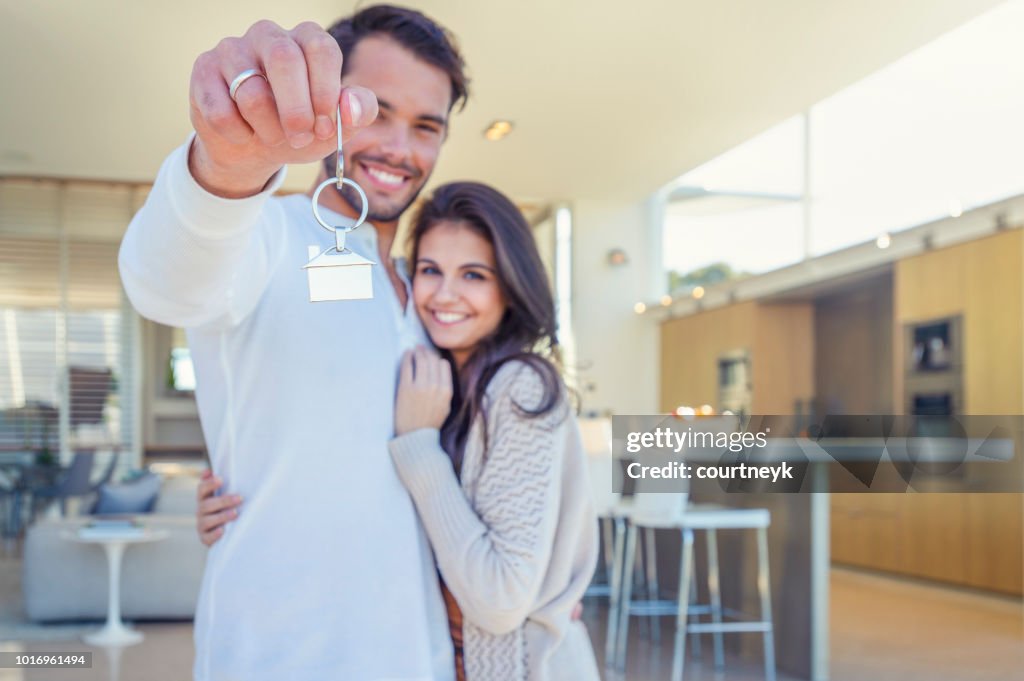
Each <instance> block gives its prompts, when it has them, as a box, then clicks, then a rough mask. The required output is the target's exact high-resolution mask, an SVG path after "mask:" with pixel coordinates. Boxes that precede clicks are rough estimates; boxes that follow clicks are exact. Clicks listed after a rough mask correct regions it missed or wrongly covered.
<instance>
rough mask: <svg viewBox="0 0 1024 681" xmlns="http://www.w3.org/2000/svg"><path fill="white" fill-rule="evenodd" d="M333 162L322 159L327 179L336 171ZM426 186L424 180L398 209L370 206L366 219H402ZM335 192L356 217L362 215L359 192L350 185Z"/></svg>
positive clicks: (343, 186)
mask: <svg viewBox="0 0 1024 681" xmlns="http://www.w3.org/2000/svg"><path fill="white" fill-rule="evenodd" d="M335 162H336V158H335V157H334V156H328V157H327V158H325V159H324V168H325V169H326V170H327V177H332V176H333V175H334V172H335V170H336V167H335ZM426 185H427V183H426V180H424V182H423V183H422V184H420V186H419V187H417V188H416V191H414V192H413V193H412V194H411V195H410V196H409V199H408V200H407V201H406V202H405V203H404V204H402V205H401V206H400V207H398V208H392V209H391V210H386V211H385V210H380V209H379V208H378V209H376V210H375V209H374V207H373V206H372V205H371V206H370V207H369V210H368V212H367V214H366V219H367V220H368V221H369V222H394V221H395V220H397V219H398V218H400V217H402V214H403V213H405V211H407V210H409V206H411V205H412V204H413V203H414V202H415V201H416V199H417V198H419V195H420V192H422V191H423V188H424V187H425V186H426ZM335 191H337V192H338V194H340V195H341V198H343V199H344V200H345V203H347V204H348V205H349V208H351V209H352V210H353V211H354V212H355V213H356V215H360V214H362V212H363V199H362V197H361V196H359V192H357V191H356V190H355V189H354V188H353V187H352V186H351V185H347V184H343V185H342V186H341V189H338V188H337V187H335Z"/></svg>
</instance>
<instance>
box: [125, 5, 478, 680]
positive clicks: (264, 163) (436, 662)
mask: <svg viewBox="0 0 1024 681" xmlns="http://www.w3.org/2000/svg"><path fill="white" fill-rule="evenodd" d="M343 55H344V57H343ZM250 69H255V70H256V71H257V73H258V74H260V75H256V76H253V77H244V74H245V73H246V72H247V71H248V70H250ZM339 73H341V79H340V82H339V78H338V74H339ZM466 82H467V81H466V78H465V75H464V73H463V63H462V59H461V57H460V55H459V53H458V51H457V49H456V48H455V46H454V45H453V44H452V42H451V40H450V39H449V38H448V36H447V34H446V32H445V31H444V30H443V29H441V28H440V27H438V26H437V25H436V24H434V23H433V22H432V21H431V20H429V19H427V18H426V17H424V16H423V15H422V14H420V13H418V12H414V11H411V10H406V9H400V8H394V7H387V6H377V7H370V8H367V9H365V10H362V11H360V12H358V13H356V14H355V15H353V16H352V17H350V18H348V19H345V20H343V21H341V22H339V23H338V24H336V25H335V26H334V27H332V28H331V30H330V34H328V33H327V32H325V31H323V30H322V29H321V28H319V27H318V26H316V25H314V24H308V23H307V24H301V25H299V26H297V27H296V28H294V29H292V30H291V31H286V30H284V29H282V28H280V27H279V26H277V25H275V24H273V23H270V22H259V23H257V24H255V25H254V26H252V27H251V28H250V29H249V31H248V32H246V34H245V35H244V36H242V37H241V38H228V39H225V40H223V41H221V43H220V44H218V46H217V47H216V48H215V49H214V50H212V51H210V52H207V53H205V54H203V55H201V56H200V57H199V58H198V59H197V60H196V62H195V66H194V69H193V73H192V81H191V88H190V98H191V119H192V123H193V126H194V128H195V131H196V134H195V137H194V139H192V140H190V142H189V143H188V144H186V145H184V146H183V147H182V148H180V149H178V150H177V151H176V152H174V153H173V154H172V155H171V156H170V157H169V158H168V160H167V161H166V162H165V163H164V166H163V167H162V168H161V171H160V174H159V176H158V178H157V181H156V183H155V185H154V187H153V191H152V193H151V195H150V197H149V199H148V200H147V203H146V205H145V206H144V207H143V208H142V209H141V210H140V212H139V214H138V215H136V217H135V219H134V220H133V221H132V224H131V225H130V227H129V229H128V231H127V233H126V235H125V239H124V242H123V244H122V248H121V256H120V269H121V274H122V278H123V281H124V284H125V288H126V290H127V292H128V294H129V297H130V298H131V300H132V302H133V304H134V305H135V306H136V307H137V309H138V310H139V311H140V312H141V313H142V314H143V315H145V316H147V317H149V318H151V319H154V320H156V321H158V322H161V323H165V324H172V325H177V326H183V327H186V328H187V329H188V334H189V344H190V347H191V349H192V353H193V359H194V362H195V366H196V372H197V378H198V381H197V400H198V403H199V410H200V415H201V417H202V423H203V429H204V435H205V437H206V441H207V443H208V445H209V447H210V451H211V459H212V462H213V468H214V470H215V472H216V474H217V476H218V480H215V481H210V482H209V483H208V484H207V485H206V486H207V487H210V486H215V485H218V484H219V483H220V482H221V481H223V486H224V488H225V490H226V491H227V492H229V493H230V494H227V495H225V496H222V497H220V498H219V499H220V501H219V502H217V503H218V506H219V510H220V511H221V513H223V514H225V516H226V517H234V515H235V514H234V512H233V509H234V508H235V507H237V505H238V499H239V498H244V500H245V510H244V512H242V513H241V514H239V515H238V517H237V519H236V520H234V521H233V522H232V523H231V524H230V526H229V527H228V528H227V529H226V530H225V529H223V528H222V529H219V530H217V531H216V532H214V533H212V535H211V536H207V537H204V539H205V540H207V541H208V543H209V542H211V541H213V540H214V539H216V538H217V537H219V536H220V533H223V536H222V537H221V538H220V540H219V541H217V542H216V544H215V545H213V546H212V548H211V549H210V552H209V555H208V559H207V566H206V572H205V574H204V579H203V586H202V590H201V593H200V598H199V603H198V606H197V612H196V627H195V640H196V659H195V665H194V677H195V679H196V680H197V681H224V680H228V679H232V680H234V679H238V680H244V681H262V680H267V681H270V680H273V681H281V680H284V679H291V680H295V681H324V680H327V679H345V680H346V681H349V680H351V681H358V680H370V679H409V680H413V679H417V680H420V679H422V680H426V679H450V678H452V676H453V660H452V650H451V641H450V639H449V638H448V631H447V623H446V618H445V610H444V604H443V602H442V599H441V596H440V592H439V588H438V583H437V575H436V571H435V569H434V567H433V562H432V559H431V554H430V549H429V546H428V544H427V542H426V538H425V536H424V534H423V532H422V529H421V527H420V525H419V523H418V520H417V518H416V515H415V509H414V508H413V506H412V504H411V502H410V500H409V497H408V495H407V494H406V493H405V491H404V489H403V487H402V485H401V484H400V482H399V480H398V478H397V476H396V474H395V472H394V469H393V467H392V465H391V461H390V457H389V456H388V452H387V449H386V443H387V441H388V439H389V438H390V437H391V436H392V435H393V430H394V429H393V423H392V418H393V400H394V388H395V379H396V367H397V365H398V361H399V358H400V356H401V353H402V351H403V350H404V349H406V348H408V347H411V346H412V345H414V344H416V343H421V342H425V337H424V335H423V331H422V329H421V327H420V326H419V323H418V321H417V319H416V314H415V311H414V310H412V309H411V308H410V307H409V306H408V305H407V301H408V295H409V294H408V289H407V286H408V282H407V281H406V279H405V274H404V272H403V268H402V267H401V266H396V264H395V263H393V262H392V261H391V259H390V257H389V253H390V250H391V244H392V242H393V241H394V238H395V231H396V227H397V222H398V219H399V217H400V216H401V214H402V213H403V211H405V210H406V208H408V206H409V205H410V204H411V203H412V202H413V200H414V199H415V197H416V196H417V194H418V193H419V192H420V190H421V189H422V188H423V186H424V184H425V183H426V181H427V178H428V177H429V176H430V173H431V171H432V170H433V168H434V164H435V162H436V160H437V155H438V152H439V151H440V148H441V144H442V142H443V141H444V139H445V137H446V135H447V130H448V118H449V114H450V112H451V111H452V109H453V107H454V106H455V105H456V104H458V103H460V102H461V101H464V99H465V97H466ZM232 84H234V85H235V87H234V88H232V87H231V86H232ZM232 90H234V91H232ZM339 101H340V102H341V105H342V109H341V110H342V121H343V123H344V124H345V126H346V128H347V132H348V133H350V134H352V137H351V139H348V140H347V141H346V144H345V168H346V175H347V177H350V178H351V179H353V180H355V181H356V182H357V183H358V184H359V185H361V186H362V187H363V188H364V189H365V190H366V194H367V196H368V199H369V209H370V217H369V221H368V224H367V225H365V226H362V227H359V228H358V229H356V230H355V231H353V232H351V233H350V234H349V237H348V240H347V244H348V246H349V247H351V248H352V249H353V250H355V251H356V252H358V253H360V254H361V255H364V256H365V257H368V258H369V259H371V260H373V261H375V262H378V263H380V264H379V265H376V266H374V268H373V270H374V272H373V277H374V282H373V283H374V298H373V299H372V300H363V301H346V302H332V303H317V304H311V303H309V302H308V294H307V290H306V279H305V277H306V275H305V273H304V272H303V270H302V269H301V266H302V265H303V264H304V263H305V262H306V260H307V246H308V245H311V244H316V245H319V246H320V248H321V249H324V248H327V247H328V246H330V245H332V244H333V235H331V234H329V233H328V232H327V231H325V230H323V229H322V228H321V227H320V226H319V225H317V223H316V222H315V221H314V220H313V217H312V215H311V212H310V207H309V198H308V197H302V196H291V197H285V198H283V199H276V198H273V199H272V198H270V195H271V194H272V193H273V191H274V190H275V189H277V187H278V186H280V183H281V179H282V176H283V170H282V168H283V166H284V165H285V164H288V163H303V162H311V161H319V160H321V159H326V161H327V164H326V165H328V166H330V168H331V173H332V174H333V154H332V152H333V151H334V150H335V149H336V140H335V139H334V135H335V129H336V128H335V112H336V109H337V107H338V103H339ZM378 106H379V116H376V118H375V114H376V112H377V109H378ZM357 128H358V129H359V131H358V134H355V132H356V129H357ZM346 137H347V135H346ZM326 173H327V171H326V170H323V171H321V178H320V179H322V178H324V177H326ZM320 179H318V182H319V181H320ZM320 203H321V206H322V210H323V209H330V210H331V211H334V213H337V216H336V217H335V218H334V219H338V220H339V225H340V224H344V223H345V222H344V221H345V220H346V219H347V220H349V221H351V220H352V219H353V218H354V217H355V216H356V215H358V211H359V209H360V207H361V206H360V205H359V199H358V197H356V196H353V195H351V194H349V193H348V192H342V193H338V192H336V191H334V190H333V189H331V190H330V191H325V192H324V194H323V195H322V196H321V200H320ZM323 212H325V213H327V211H326V210H324V211H323ZM328 215H329V214H328ZM328 219H331V218H330V217H328ZM207 510H209V508H207Z"/></svg>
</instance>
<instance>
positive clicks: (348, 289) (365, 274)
mask: <svg viewBox="0 0 1024 681" xmlns="http://www.w3.org/2000/svg"><path fill="white" fill-rule="evenodd" d="M342 239H344V236H342ZM375 264H376V263H374V262H373V261H372V260H367V259H366V258H364V257H363V256H361V255H359V254H358V253H356V252H354V251H351V250H349V249H346V248H344V246H342V248H341V249H338V248H329V249H327V250H326V251H322V252H321V250H320V247H319V246H310V247H309V262H307V263H306V264H305V265H304V266H303V267H302V269H304V270H306V278H307V279H308V281H309V302H311V303H318V302H322V301H325V300H365V299H366V298H373V271H372V270H371V268H372V267H373V266H374V265H375Z"/></svg>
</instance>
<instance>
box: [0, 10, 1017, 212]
mask: <svg viewBox="0 0 1024 681" xmlns="http://www.w3.org/2000/svg"><path fill="white" fill-rule="evenodd" d="M363 4H367V3H365V2H364V3H363ZM412 4H414V5H415V6H416V7H418V8H420V9H422V10H424V11H425V12H426V13H427V14H429V15H432V16H434V17H435V18H437V19H439V20H440V21H441V22H442V23H444V24H445V25H447V26H448V27H449V28H451V29H452V30H453V31H454V32H455V33H456V35H457V36H458V38H459V40H460V42H461V44H462V46H463V49H464V52H465V55H466V59H467V61H468V63H469V66H470V71H471V76H472V77H473V97H472V99H471V101H470V105H469V106H468V107H467V109H466V110H465V111H464V112H463V113H462V114H459V115H458V116H456V117H455V120H454V124H453V127H452V134H451V138H450V140H449V141H448V142H447V145H446V149H445V151H444V152H443V153H442V159H441V163H440V165H439V166H438V169H437V172H436V174H435V180H447V179H455V178H472V179H479V180H483V181H486V182H490V183H493V184H495V185H496V186H497V187H499V188H501V189H503V190H505V191H506V192H508V193H510V194H512V195H513V196H515V197H517V198H518V199H520V200H540V201H544V200H551V199H572V198H581V197H587V198H610V199H616V200H620V199H634V198H641V197H643V196H645V195H647V194H649V193H650V192H652V191H654V190H655V189H657V188H658V187H660V186H661V185H663V184H664V183H666V182H668V181H669V180H671V179H673V178H674V177H677V176H678V175H680V174H681V173H683V172H685V171H687V170H689V169H691V168H693V167H695V166H697V165H699V164H700V163H702V162H704V161H706V160H708V159H710V158H712V157H714V156H715V155H717V154H719V153H721V152H723V151H725V150H726V149H728V148H730V147H732V146H734V145H736V144H738V143H740V142H742V141H743V140H745V139H747V138H749V137H751V136H753V135H754V134H756V133H758V132H760V131H762V130H764V129H766V128H768V127H770V126H771V125H773V124H774V123H777V122H779V121H781V120H783V119H784V118H786V117H788V116H791V115H793V114H795V113H798V112H800V111H802V110H803V109H805V108H806V107H807V106H809V105H810V104H812V103H814V102H815V101H817V100H820V99H822V98H823V97H826V96H828V95H830V94H832V93H834V92H836V91H838V90H840V89H842V88H843V87H845V86H846V85H848V84H850V83H852V82H855V81H856V80H858V79H860V78H862V77H863V76H865V75H867V74H869V73H871V72H873V71H875V70H877V69H878V68H880V67H881V66H883V65H885V64H888V63H890V62H892V61H893V60H895V59H897V58H898V57H900V56H902V55H904V54H906V53H907V52H909V51H911V50H913V49H915V48H917V47H919V46H921V45H923V44H925V43H927V42H929V41H930V40H932V39H934V38H935V37H937V36H939V35H940V34H942V33H944V32H946V31H948V30H950V29H952V28H954V27H956V26H958V25H960V24H962V23H963V22H965V21H966V20H968V19H970V18H972V17H973V16H976V15H978V14H980V13H981V12H983V11H985V10H986V9H988V8H990V7H992V6H995V5H997V4H999V3H998V2H997V1H996V0H899V1H898V2H893V1H892V0H856V1H854V0H850V1H840V0H771V1H770V2H769V1H765V0H703V1H697V0H668V1H652V0H638V1H636V2H633V3H628V4H627V3H625V2H619V3H612V2H608V1H607V0H589V1H584V0H560V1H558V2H555V1H553V0H549V1H542V0H517V1H514V2H509V1H505V2H496V1H494V0H472V1H470V0H461V1H459V2H457V1H455V0H423V1H421V2H413V3H412ZM353 5H354V3H352V2H340V3H339V2H327V1H326V0H293V1H292V2H280V1H277V2H272V1H270V0H245V1H244V2H242V1H240V0H238V1H235V0H231V1H227V0H223V1H219V2H218V1H210V0H176V1H175V2H159V3H158V2H152V1H151V0H89V1H88V2H82V1H80V0H54V1H51V2H25V1H24V0H0V45H2V48H0V49H2V51H3V58H2V59H0V174H8V175H31V176H36V175H44V176H58V177H85V178H96V179H111V180H130V181H143V182H147V181H150V180H151V179H152V178H153V176H154V175H155V173H156V170H157V168H158V166H159V163H160V161H161V159H162V158H163V157H164V155H165V154H166V153H167V152H168V151H169V150H170V149H171V148H172V147H173V146H175V145H177V144H179V143H180V142H181V141H182V140H183V139H184V138H185V136H186V134H187V133H188V130H189V124H188V115H187V111H188V109H187V89H188V78H189V72H190V70H191V64H192V61H193V60H194V58H195V57H196V55H198V54H199V53H200V52H202V51H204V50H206V49H209V48H210V47H212V46H213V45H215V44H216V42H217V41H218V40H219V38H220V37H222V36H225V35H237V34H240V33H242V32H244V30H245V29H246V27H247V26H248V25H249V24H250V23H252V22H253V21H254V20H256V19H258V18H263V17H266V18H270V19H273V20H275V21H278V22H279V23H281V24H283V25H286V26H292V25H294V24H296V23H298V22H299V21H302V20H306V19H312V20H315V21H319V22H321V23H322V24H325V25H326V24H329V23H331V22H332V21H333V20H334V19H335V18H337V17H338V16H340V15H342V14H344V13H346V12H348V11H350V10H351V9H352V7H353ZM496 118H508V119H511V120H512V121H514V122H515V125H516V128H515V131H514V132H513V133H512V134H511V135H509V136H508V137H507V138H506V139H505V140H503V141H501V142H498V143H491V142H487V141H485V140H484V139H483V137H482V135H481V133H482V131H483V129H484V128H485V127H486V126H487V124H488V123H490V122H491V121H492V120H494V119H496ZM311 178H312V175H311V170H309V169H299V170H298V171H297V172H296V171H293V172H292V173H291V177H290V180H289V184H288V187H290V188H293V189H305V188H306V186H308V184H309V182H310V181H311Z"/></svg>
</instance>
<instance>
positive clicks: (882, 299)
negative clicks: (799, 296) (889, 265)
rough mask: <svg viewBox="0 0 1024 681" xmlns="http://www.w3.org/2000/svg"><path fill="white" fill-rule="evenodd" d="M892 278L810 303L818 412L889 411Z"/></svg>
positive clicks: (867, 283) (872, 281)
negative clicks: (812, 304) (812, 311)
mask: <svg viewBox="0 0 1024 681" xmlns="http://www.w3.org/2000/svg"><path fill="white" fill-rule="evenodd" d="M892 295H893V294H892V276H891V274H887V275H885V276H883V277H880V278H878V279H873V280H870V281H867V282H863V283H862V284H858V285H857V287H856V288H855V289H854V290H851V291H844V292H841V293H836V294H833V295H829V296H826V297H823V298H819V299H817V300H815V302H814V347H815V361H814V363H815V370H814V383H815V397H816V398H817V405H818V410H819V412H820V413H828V414H891V413H893V392H892V390H893V388H892V386H893V376H892V372H893V364H892V362H893V340H892V339H893V303H892Z"/></svg>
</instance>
